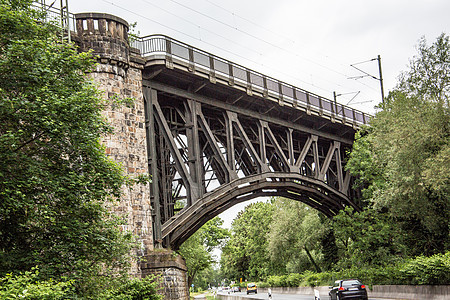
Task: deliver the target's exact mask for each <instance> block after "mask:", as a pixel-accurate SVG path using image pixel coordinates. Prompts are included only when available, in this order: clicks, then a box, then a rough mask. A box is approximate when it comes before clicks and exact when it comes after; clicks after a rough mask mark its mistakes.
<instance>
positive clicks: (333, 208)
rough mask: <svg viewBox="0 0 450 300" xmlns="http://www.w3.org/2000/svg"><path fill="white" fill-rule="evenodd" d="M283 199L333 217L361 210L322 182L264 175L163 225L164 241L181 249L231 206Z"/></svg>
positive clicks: (229, 187)
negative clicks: (189, 239)
mask: <svg viewBox="0 0 450 300" xmlns="http://www.w3.org/2000/svg"><path fill="white" fill-rule="evenodd" d="M274 196H281V197H285V198H288V199H292V200H296V201H300V202H303V203H305V204H307V205H309V206H310V207H312V208H314V209H316V210H318V211H320V212H321V213H323V214H324V215H325V216H327V217H332V216H334V215H336V214H337V213H338V211H339V210H341V209H343V208H344V207H346V206H351V207H353V208H355V209H356V210H359V208H358V206H356V205H355V204H354V203H353V202H352V201H350V200H349V199H348V197H347V196H346V195H344V194H342V193H340V192H339V191H336V190H334V189H332V188H330V187H329V186H327V185H326V184H324V183H323V182H321V181H318V180H315V179H312V178H308V177H305V176H302V175H299V174H295V173H273V172H268V173H263V174H258V175H253V176H248V177H245V178H240V179H236V180H234V181H232V182H230V183H228V184H224V185H222V186H220V187H219V188H217V189H216V190H214V191H213V192H211V193H208V194H206V195H204V197H202V198H201V199H199V200H198V201H196V202H195V203H194V204H193V205H191V206H189V207H186V208H185V209H183V210H182V211H180V212H179V213H178V214H177V215H175V216H174V217H172V218H171V219H170V220H169V221H168V222H166V223H165V224H163V226H162V236H163V238H166V237H169V240H170V247H171V248H172V249H175V250H176V249H178V248H179V246H180V245H181V244H182V243H183V242H184V241H185V240H186V239H188V238H189V237H190V236H191V235H192V234H193V233H195V232H196V231H197V230H198V229H199V228H200V227H201V226H202V225H203V224H205V223H206V222H207V221H208V220H210V219H212V218H214V217H215V216H217V215H219V214H220V213H222V212H224V211H225V210H227V209H229V208H231V207H232V206H234V205H236V204H238V203H241V202H245V201H248V200H251V199H254V198H258V197H274Z"/></svg>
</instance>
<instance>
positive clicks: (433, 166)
mask: <svg viewBox="0 0 450 300" xmlns="http://www.w3.org/2000/svg"><path fill="white" fill-rule="evenodd" d="M418 52H419V54H418V56H417V57H414V58H413V59H412V60H411V67H410V70H409V71H408V72H405V73H403V74H402V77H401V80H400V83H399V85H398V87H397V88H396V89H395V90H394V91H392V92H391V93H390V94H389V97H388V98H387V99H386V100H385V102H384V103H383V104H382V105H381V109H382V110H381V111H379V112H378V113H377V114H376V116H375V117H374V118H373V119H372V121H371V123H370V128H367V129H365V130H363V131H362V132H360V133H359V134H358V135H357V139H356V142H355V144H354V148H353V150H352V152H351V158H350V161H349V163H348V165H347V166H348V168H349V170H350V171H351V172H352V173H354V174H355V175H358V176H359V178H360V180H361V183H363V184H364V185H365V187H366V188H365V190H364V196H365V199H366V201H367V202H368V203H369V206H370V207H372V208H373V210H372V214H378V215H382V217H381V218H383V219H385V220H386V222H387V224H391V225H392V224H396V227H395V228H394V227H393V226H391V229H392V230H396V231H397V230H399V232H396V236H397V240H396V241H395V242H397V243H398V244H399V245H402V246H403V247H404V250H406V253H405V254H406V255H411V256H416V255H420V254H425V255H431V254H434V253H443V252H444V251H445V250H448V247H449V244H448V241H449V240H450V239H449V219H450V201H449V199H450V172H449V167H450V143H449V141H450V113H449V97H450V77H449V75H448V74H450V42H449V37H448V36H446V35H445V34H442V35H441V36H439V37H438V38H437V40H436V42H435V43H434V44H432V45H431V46H427V44H426V41H425V39H422V40H421V41H420V43H419V46H418ZM397 227H398V228H397Z"/></svg>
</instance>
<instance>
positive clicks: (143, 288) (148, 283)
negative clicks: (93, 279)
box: [99, 276, 163, 300]
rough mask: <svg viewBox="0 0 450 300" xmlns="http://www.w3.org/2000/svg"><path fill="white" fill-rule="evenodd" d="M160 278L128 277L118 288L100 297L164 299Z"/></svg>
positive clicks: (138, 299) (143, 299)
mask: <svg viewBox="0 0 450 300" xmlns="http://www.w3.org/2000/svg"><path fill="white" fill-rule="evenodd" d="M158 290H159V278H158V277H155V276H147V277H145V278H143V279H139V278H132V279H128V280H127V281H126V282H124V283H123V284H122V285H120V286H118V287H117V288H116V289H114V290H112V291H109V292H107V293H105V294H104V295H103V296H101V297H99V299H101V300H162V299H163V296H162V295H160V294H158Z"/></svg>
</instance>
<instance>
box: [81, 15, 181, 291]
mask: <svg viewBox="0 0 450 300" xmlns="http://www.w3.org/2000/svg"><path fill="white" fill-rule="evenodd" d="M75 17H76V19H77V20H76V23H77V34H76V35H75V37H74V40H75V41H76V43H77V44H78V46H79V49H80V51H89V50H91V49H92V50H93V51H94V55H95V56H96V57H97V65H96V69H95V70H94V71H93V72H92V73H90V74H89V75H88V76H90V77H91V78H92V79H93V81H94V82H95V83H96V84H97V86H98V89H99V90H100V91H102V93H103V98H104V99H106V100H110V99H124V98H132V99H133V103H132V104H131V105H125V104H120V103H117V102H116V103H115V102H114V101H107V102H108V103H110V104H108V106H107V107H105V109H104V112H103V114H104V116H105V118H106V119H107V120H108V121H109V122H110V123H111V124H112V126H113V128H114V133H113V134H112V135H110V136H106V137H104V139H103V143H104V145H105V147H106V153H107V155H108V156H109V157H111V158H113V159H114V160H115V161H117V162H118V163H120V164H121V165H122V167H123V168H124V171H125V173H126V174H127V175H130V176H131V177H134V176H137V175H139V174H147V173H148V156H147V137H146V128H145V121H146V120H145V111H144V97H143V92H142V71H143V68H144V60H143V59H142V57H141V56H140V54H139V52H138V50H135V49H132V48H130V47H129V45H128V35H127V34H128V33H127V32H128V23H127V22H126V21H124V20H122V19H120V18H118V17H115V16H111V15H108V14H98V13H85V14H77V15H75ZM110 209H111V210H112V211H114V212H115V213H116V214H118V215H120V216H124V217H126V220H127V223H126V224H127V225H125V226H124V228H123V229H124V230H127V231H131V232H133V233H134V234H135V235H136V236H138V239H139V243H140V247H139V249H136V250H135V251H136V253H135V254H136V256H135V257H136V261H134V262H132V265H133V267H132V269H131V274H132V275H133V276H136V277H145V276H147V275H150V274H153V275H157V276H158V277H159V278H160V283H161V293H162V294H164V296H165V299H167V300H172V299H173V300H175V299H182V300H187V299H189V289H188V286H187V269H186V263H185V261H184V259H183V258H182V257H181V256H179V255H177V254H176V253H174V252H172V251H171V250H167V249H156V250H155V249H153V232H152V215H151V211H152V210H151V202H150V186H149V185H148V184H146V185H135V186H133V187H132V188H130V187H125V186H124V187H123V195H122V197H121V199H120V202H119V203H118V204H117V205H114V206H112V207H111V208H110Z"/></svg>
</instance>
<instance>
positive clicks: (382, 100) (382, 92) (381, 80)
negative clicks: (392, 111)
mask: <svg viewBox="0 0 450 300" xmlns="http://www.w3.org/2000/svg"><path fill="white" fill-rule="evenodd" d="M377 59H378V71H379V72H380V87H381V102H382V103H384V88H383V72H381V56H380V55H379V54H378V58H377Z"/></svg>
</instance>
